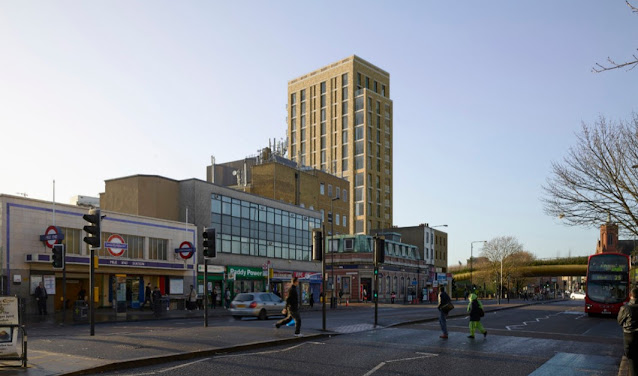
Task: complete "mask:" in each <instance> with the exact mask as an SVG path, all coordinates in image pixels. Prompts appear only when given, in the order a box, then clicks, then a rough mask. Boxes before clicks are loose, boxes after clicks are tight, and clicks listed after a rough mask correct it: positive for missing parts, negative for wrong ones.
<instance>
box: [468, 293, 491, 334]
mask: <svg viewBox="0 0 638 376" xmlns="http://www.w3.org/2000/svg"><path fill="white" fill-rule="evenodd" d="M467 311H468V312H469V313H470V335H469V336H467V338H474V333H475V332H476V331H477V330H478V331H479V332H481V333H483V338H485V337H487V330H485V328H483V324H481V317H483V316H485V312H484V311H483V303H481V302H480V301H479V300H478V297H477V296H476V294H471V295H470V302H469V303H468V305H467Z"/></svg>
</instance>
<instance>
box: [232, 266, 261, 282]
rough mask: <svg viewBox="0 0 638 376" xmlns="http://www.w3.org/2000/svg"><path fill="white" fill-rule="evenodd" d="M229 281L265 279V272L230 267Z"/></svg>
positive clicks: (257, 269) (243, 267) (255, 269)
mask: <svg viewBox="0 0 638 376" xmlns="http://www.w3.org/2000/svg"><path fill="white" fill-rule="evenodd" d="M228 278H229V279H264V271H263V270H262V269H261V268H251V267H248V266H229V267H228Z"/></svg>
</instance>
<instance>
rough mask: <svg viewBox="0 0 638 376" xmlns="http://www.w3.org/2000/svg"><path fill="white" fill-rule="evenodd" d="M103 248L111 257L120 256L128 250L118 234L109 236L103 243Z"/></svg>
mask: <svg viewBox="0 0 638 376" xmlns="http://www.w3.org/2000/svg"><path fill="white" fill-rule="evenodd" d="M104 247H105V248H106V249H107V250H108V251H109V253H110V254H111V255H113V256H116V257H117V256H122V255H123V254H124V251H126V250H127V249H128V244H126V243H125V242H124V238H122V237H121V236H120V235H118V234H113V235H111V236H109V238H108V239H107V240H106V242H105V243H104Z"/></svg>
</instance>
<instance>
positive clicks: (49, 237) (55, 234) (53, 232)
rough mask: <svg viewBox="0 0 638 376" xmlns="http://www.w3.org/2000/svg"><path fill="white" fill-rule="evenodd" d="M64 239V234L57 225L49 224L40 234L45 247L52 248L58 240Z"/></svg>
mask: <svg viewBox="0 0 638 376" xmlns="http://www.w3.org/2000/svg"><path fill="white" fill-rule="evenodd" d="M63 239H64V234H62V231H61V230H60V228H59V227H57V226H49V227H47V229H46V231H44V235H40V241H43V242H44V244H46V246H47V247H49V248H53V245H54V244H56V243H57V242H58V241H60V240H63Z"/></svg>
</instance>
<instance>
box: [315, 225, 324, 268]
mask: <svg viewBox="0 0 638 376" xmlns="http://www.w3.org/2000/svg"><path fill="white" fill-rule="evenodd" d="M312 259H313V260H315V261H321V260H323V232H322V231H321V230H318V229H314V230H312Z"/></svg>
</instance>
